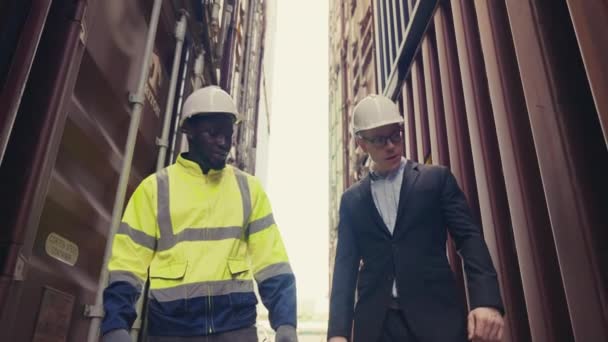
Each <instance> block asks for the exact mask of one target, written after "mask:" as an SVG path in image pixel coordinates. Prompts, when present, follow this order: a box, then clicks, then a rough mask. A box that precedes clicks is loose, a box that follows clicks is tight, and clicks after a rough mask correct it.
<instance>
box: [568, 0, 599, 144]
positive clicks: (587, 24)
mask: <svg viewBox="0 0 608 342" xmlns="http://www.w3.org/2000/svg"><path fill="white" fill-rule="evenodd" d="M566 2H567V3H568V9H569V10H570V16H571V18H572V23H573V25H574V31H575V33H576V37H577V39H578V44H579V46H580V49H581V55H582V58H583V62H584V63H585V70H586V71H587V78H588V79H589V84H590V85H591V91H592V93H593V99H594V101H595V107H596V109H597V112H598V115H599V119H600V123H601V125H602V129H603V132H604V140H606V145H607V146H608V96H607V94H608V67H607V66H606V61H608V35H607V34H606V22H608V2H606V1H585V0H566Z"/></svg>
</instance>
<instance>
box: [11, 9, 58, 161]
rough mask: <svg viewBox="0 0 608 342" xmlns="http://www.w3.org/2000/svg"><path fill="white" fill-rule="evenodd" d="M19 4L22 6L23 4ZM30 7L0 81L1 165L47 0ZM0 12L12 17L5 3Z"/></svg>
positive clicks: (46, 12) (45, 10)
mask: <svg viewBox="0 0 608 342" xmlns="http://www.w3.org/2000/svg"><path fill="white" fill-rule="evenodd" d="M21 5H22V6H25V4H21ZM30 5H31V7H30V8H29V12H28V13H27V19H26V20H25V22H24V24H23V27H22V30H21V33H20V34H19V37H18V43H17V46H16V48H15V50H14V51H12V59H11V63H10V68H9V70H8V72H7V74H6V80H4V79H1V78H0V81H4V82H2V83H0V89H2V92H1V93H0V163H2V159H3V157H4V152H5V149H6V146H7V144H8V139H9V137H10V134H11V131H12V128H13V123H14V122H15V118H16V116H17V110H18V109H19V104H20V103H21V96H22V94H23V90H24V89H25V83H26V80H27V78H28V76H29V73H30V69H31V66H32V62H33V60H34V55H35V53H36V50H37V49H38V41H39V40H40V36H41V35H42V29H43V27H44V23H45V22H46V18H47V15H48V12H49V9H50V7H51V0H34V1H31V4H30ZM2 10H6V11H7V12H6V13H4V14H3V19H6V20H7V21H8V18H7V17H4V16H5V15H6V16H13V15H14V13H11V12H10V11H9V7H8V3H7V4H5V5H4V6H3V7H2ZM7 48H8V47H7ZM0 76H4V75H0Z"/></svg>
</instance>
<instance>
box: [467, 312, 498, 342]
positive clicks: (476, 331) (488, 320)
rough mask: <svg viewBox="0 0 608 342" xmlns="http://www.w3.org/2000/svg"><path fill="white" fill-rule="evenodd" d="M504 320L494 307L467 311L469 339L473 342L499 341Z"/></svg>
mask: <svg viewBox="0 0 608 342" xmlns="http://www.w3.org/2000/svg"><path fill="white" fill-rule="evenodd" d="M504 325H505V322H504V320H503V318H502V315H501V314H500V312H498V310H496V309H494V308H477V309H474V310H472V311H471V312H470V313H469V323H468V330H469V340H470V341H473V342H500V340H502V333H503V327H504Z"/></svg>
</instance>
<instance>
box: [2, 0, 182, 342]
mask: <svg viewBox="0 0 608 342" xmlns="http://www.w3.org/2000/svg"><path fill="white" fill-rule="evenodd" d="M60 3H61V2H56V4H58V5H54V6H56V8H54V10H53V9H52V10H51V12H52V13H56V14H57V15H56V16H50V18H53V20H52V21H51V20H50V19H49V23H48V25H49V26H48V27H47V28H45V35H44V36H43V38H42V40H41V47H40V51H43V54H42V57H40V58H37V59H36V61H35V63H34V68H33V69H32V73H31V77H30V80H31V82H33V84H34V85H35V87H31V89H29V90H28V91H26V94H25V96H26V97H24V103H25V99H27V100H28V101H27V106H22V108H21V109H20V113H21V112H25V113H29V114H28V115H20V116H19V117H18V120H17V124H16V126H15V129H16V132H17V133H18V139H13V140H11V144H13V145H12V146H10V145H9V150H8V151H9V152H10V153H9V154H10V158H9V164H8V166H10V167H3V168H2V169H1V170H0V173H1V176H4V177H7V178H5V179H16V180H17V181H16V182H15V184H14V185H11V189H12V190H14V193H15V194H16V196H17V197H18V198H22V199H23V200H22V201H21V202H18V201H14V200H11V201H13V202H17V203H12V202H11V203H5V202H6V200H3V203H2V204H3V205H2V207H1V208H2V211H3V212H4V210H8V211H9V212H10V211H11V210H15V211H16V212H18V213H19V215H17V216H16V217H15V218H14V219H13V220H12V221H9V223H10V224H11V225H10V226H9V227H11V229H9V230H8V231H7V232H3V234H8V236H6V237H4V236H3V241H4V240H5V239H7V240H9V241H11V246H12V247H11V248H12V251H13V252H12V254H11V257H12V260H8V261H9V262H5V266H6V265H9V264H10V263H12V264H13V265H12V266H10V265H9V266H8V267H6V268H5V269H4V271H5V272H9V273H10V272H11V271H12V270H13V269H14V268H15V264H17V262H16V261H17V258H18V256H21V260H22V261H23V268H24V269H25V272H23V273H20V274H18V275H15V274H12V273H11V274H10V275H9V277H7V279H6V281H5V283H4V284H6V285H7V290H6V292H5V293H6V294H9V300H8V302H7V303H6V305H4V306H3V307H2V319H1V321H0V329H2V331H3V332H8V335H7V338H8V339H9V340H11V341H30V340H32V339H34V340H39V341H56V340H57V341H59V340H62V339H63V336H64V335H63V333H64V330H66V329H67V332H66V334H67V335H66V336H67V340H69V341H82V340H84V339H85V338H86V334H87V327H88V322H89V321H88V319H86V318H85V317H84V316H83V311H82V308H83V306H84V305H85V304H91V303H92V301H93V299H94V295H95V290H96V286H97V285H96V284H97V278H98V276H99V271H100V270H101V260H102V254H103V246H104V244H105V240H106V234H107V231H108V228H109V220H110V211H111V207H112V204H113V199H114V192H115V189H116V186H117V180H118V174H119V171H120V165H121V160H122V153H123V152H122V149H123V148H124V143H125V139H126V131H127V126H128V122H129V109H130V105H129V102H128V93H129V91H132V90H133V89H134V86H135V83H136V80H137V77H138V74H137V73H138V70H139V69H140V63H141V58H142V52H143V44H144V41H145V36H146V33H147V20H148V17H149V12H150V10H149V4H147V3H146V2H145V1H118V2H116V1H97V2H93V1H89V8H87V10H86V16H85V17H84V19H82V20H83V26H82V27H83V28H84V35H82V34H81V25H80V22H79V21H76V20H73V19H71V20H70V17H69V16H64V14H65V8H60V7H59V4H60ZM167 5H169V3H168V2H167ZM163 11H165V13H164V14H165V16H169V17H171V16H174V17H175V14H174V12H172V9H171V7H170V6H166V7H164V8H163ZM78 13H80V12H78ZM66 19H67V20H66ZM174 23H175V22H170V21H167V20H165V21H164V22H163V24H161V26H160V27H159V30H158V34H157V38H156V45H155V50H154V57H153V61H152V64H151V66H150V67H151V76H150V79H149V80H148V84H147V89H146V96H145V97H146V99H145V106H144V112H143V117H142V122H141V125H140V129H139V136H138V142H137V146H136V150H135V157H134V164H133V172H132V173H131V181H130V186H129V193H131V192H132V191H133V190H134V187H135V186H136V185H137V184H138V183H139V182H140V181H141V180H142V178H143V177H145V176H147V175H148V174H150V173H151V172H153V170H154V166H155V160H156V153H157V146H156V143H155V139H156V136H158V134H159V133H160V123H161V121H160V120H161V119H162V115H163V112H164V106H165V99H166V96H167V91H168V83H169V80H168V72H167V67H169V66H170V65H171V60H172V58H173V56H172V54H173V46H174V38H173V30H174ZM51 24H53V25H52V26H50V25H51ZM82 38H85V39H86V47H85V46H84V44H83V40H81V39H82ZM57 41H65V42H66V43H65V44H64V45H62V44H56V42H57ZM55 65H58V67H57V68H56V69H54V68H53V66H55ZM49 66H51V68H49ZM49 69H50V70H49ZM49 74H50V77H49ZM47 79H49V80H48V81H47ZM49 90H51V91H50V92H49ZM34 114H35V115H36V116H37V117H40V118H42V119H43V120H41V122H40V123H39V124H37V123H36V122H37V121H36V120H34V119H33V118H32V117H31V116H32V115H34ZM38 121H40V120H38ZM32 123H34V125H32ZM32 126H33V127H32ZM45 129H46V131H45ZM37 132H41V133H37ZM29 151H31V152H29ZM9 154H7V155H9ZM3 166H4V165H3ZM20 170H26V172H23V171H20ZM19 173H22V174H23V173H24V175H22V176H17V175H18V174H19ZM11 208H12V209H11ZM9 218H10V217H9ZM15 277H18V278H19V279H20V281H14V279H15ZM45 287H48V288H52V289H54V290H56V291H60V292H61V293H64V294H66V296H72V297H73V308H74V309H73V310H71V311H70V312H68V310H67V304H66V305H64V309H61V306H57V307H56V308H55V309H56V310H61V312H62V313H63V314H65V315H68V316H69V319H68V320H67V323H66V324H67V326H55V327H50V328H49V327H48V324H46V323H45V321H48V317H49V313H50V312H52V311H49V310H51V309H50V307H49V306H48V305H46V304H45V303H47V302H48V300H51V299H48V296H49V295H48V293H50V292H49V290H44V288H45ZM54 290H53V291H54ZM53 293H54V292H53ZM52 298H56V299H57V296H54V297H52ZM53 300H54V299H53ZM57 300H59V299H57ZM59 302H61V300H59ZM63 303H67V302H66V301H65V300H64V301H63ZM45 329H55V330H56V331H57V332H56V333H53V334H50V335H49V334H47V333H40V332H41V331H42V332H44V331H46V330H45ZM47 332H48V331H47ZM35 336H36V337H35ZM43 337H44V338H43ZM45 338H46V339H45Z"/></svg>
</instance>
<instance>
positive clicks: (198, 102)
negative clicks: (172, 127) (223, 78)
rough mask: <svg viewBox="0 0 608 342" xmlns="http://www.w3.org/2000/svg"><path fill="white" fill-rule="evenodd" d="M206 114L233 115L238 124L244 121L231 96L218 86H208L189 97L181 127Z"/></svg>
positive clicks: (185, 104)
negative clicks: (196, 116) (194, 117)
mask: <svg viewBox="0 0 608 342" xmlns="http://www.w3.org/2000/svg"><path fill="white" fill-rule="evenodd" d="M205 114H228V115H232V116H233V117H234V118H235V121H236V122H239V121H241V120H242V119H243V118H242V117H241V115H240V114H239V112H238V110H237V108H236V104H235V103H234V101H233V100H232V97H231V96H230V94H228V93H227V92H225V91H224V90H223V89H222V88H220V87H218V86H207V87H204V88H201V89H198V90H195V91H194V92H192V94H190V96H188V98H187V99H186V102H184V108H183V109H182V119H181V121H180V126H181V125H183V124H184V122H185V121H186V120H187V119H189V118H191V117H193V116H195V115H205Z"/></svg>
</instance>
